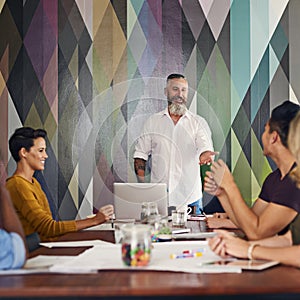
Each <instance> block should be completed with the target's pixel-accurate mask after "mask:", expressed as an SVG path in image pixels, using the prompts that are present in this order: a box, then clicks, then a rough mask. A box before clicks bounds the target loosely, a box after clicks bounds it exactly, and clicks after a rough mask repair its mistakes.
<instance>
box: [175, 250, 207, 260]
mask: <svg viewBox="0 0 300 300" xmlns="http://www.w3.org/2000/svg"><path fill="white" fill-rule="evenodd" d="M202 252H203V250H202V249H200V251H199V250H196V251H191V250H184V251H183V252H182V253H181V254H171V255H170V258H171V259H179V258H188V257H200V256H202Z"/></svg>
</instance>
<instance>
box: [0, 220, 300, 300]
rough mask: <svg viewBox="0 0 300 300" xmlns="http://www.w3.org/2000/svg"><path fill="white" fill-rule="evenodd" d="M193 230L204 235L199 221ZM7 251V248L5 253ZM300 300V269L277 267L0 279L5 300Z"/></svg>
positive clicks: (81, 235)
mask: <svg viewBox="0 0 300 300" xmlns="http://www.w3.org/2000/svg"><path fill="white" fill-rule="evenodd" d="M189 223H190V224H189V225H190V226H191V227H192V231H197V230H198V231H203V224H202V225H201V226H199V225H200V224H201V222H200V223H199V221H192V222H189ZM91 239H101V240H105V241H109V242H114V233H113V231H110V230H107V231H100V230H98V231H93V230H88V231H82V232H77V233H70V234H66V235H64V236H63V237H62V238H61V239H60V240H62V241H72V240H91ZM85 249H86V248H51V249H49V248H44V247H41V248H39V249H37V250H35V251H34V252H32V254H31V256H36V255H41V254H46V255H77V254H79V253H81V252H82V251H84V250H85ZM0 251H1V249H0ZM200 296H201V299H241V298H242V299H253V298H255V299H300V270H299V269H296V268H293V267H287V266H281V265H280V266H275V267H272V268H270V269H267V270H265V271H243V272H242V273H222V274H192V273H176V272H158V271H134V270H132V271H127V270H126V271H99V272H98V273H96V274H48V273H47V274H30V275H29V274H27V275H9V276H0V299H100V298H105V299H108V298H111V299H116V298H123V299H132V298H139V299H140V298H141V297H143V299H150V298H156V299H158V298H164V299H179V298H183V297H184V298H187V299H193V298H194V299H196V298H197V299H199V297H200Z"/></svg>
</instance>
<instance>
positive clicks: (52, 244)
mask: <svg viewBox="0 0 300 300" xmlns="http://www.w3.org/2000/svg"><path fill="white" fill-rule="evenodd" d="M40 245H41V246H44V247H47V248H54V247H89V246H97V245H100V246H101V245H106V246H111V245H114V244H112V243H109V242H104V241H101V240H91V241H69V242H48V243H40Z"/></svg>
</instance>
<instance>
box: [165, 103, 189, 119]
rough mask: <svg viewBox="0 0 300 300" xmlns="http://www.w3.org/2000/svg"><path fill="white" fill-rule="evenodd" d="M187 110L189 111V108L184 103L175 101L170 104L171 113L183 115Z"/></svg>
mask: <svg viewBox="0 0 300 300" xmlns="http://www.w3.org/2000/svg"><path fill="white" fill-rule="evenodd" d="M186 111H187V108H186V106H185V105H184V104H178V103H174V102H172V103H171V104H169V112H170V114H171V115H176V116H183V115H184V114H185V112H186Z"/></svg>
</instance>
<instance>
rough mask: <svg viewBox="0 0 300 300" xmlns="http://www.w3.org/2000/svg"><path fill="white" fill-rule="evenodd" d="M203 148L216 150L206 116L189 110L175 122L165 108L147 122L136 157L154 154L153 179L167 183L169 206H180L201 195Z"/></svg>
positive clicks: (146, 156)
mask: <svg viewBox="0 0 300 300" xmlns="http://www.w3.org/2000/svg"><path fill="white" fill-rule="evenodd" d="M204 151H213V143H212V139H211V131H210V128H209V126H208V124H207V122H206V120H205V119H204V118H202V117H200V116H198V115H196V114H193V113H192V112H190V111H187V112H186V113H185V114H184V115H183V116H182V117H181V118H180V119H179V121H178V122H177V124H176V125H175V124H174V122H173V120H172V119H171V117H170V115H169V113H168V108H166V109H165V110H163V111H161V112H159V113H156V114H154V115H152V116H151V117H150V118H149V119H148V120H147V121H146V122H145V124H144V127H143V130H142V134H141V136H140V137H139V139H138V141H137V144H136V146H135V152H134V155H133V157H134V158H142V159H144V160H148V157H149V155H151V163H152V165H151V182H163V183H166V184H167V186H168V191H169V206H173V205H174V206H179V205H181V204H183V203H186V204H190V203H193V202H195V201H197V200H199V199H201V198H202V183H201V177H200V166H199V156H200V154H201V153H203V152H204Z"/></svg>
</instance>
